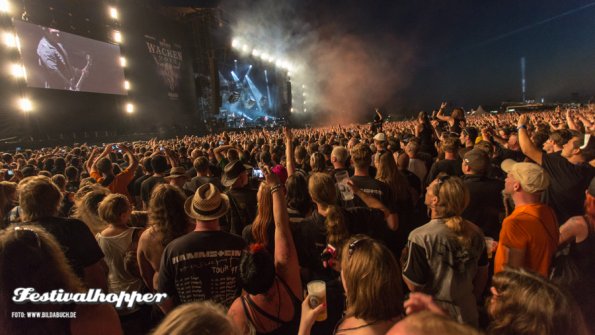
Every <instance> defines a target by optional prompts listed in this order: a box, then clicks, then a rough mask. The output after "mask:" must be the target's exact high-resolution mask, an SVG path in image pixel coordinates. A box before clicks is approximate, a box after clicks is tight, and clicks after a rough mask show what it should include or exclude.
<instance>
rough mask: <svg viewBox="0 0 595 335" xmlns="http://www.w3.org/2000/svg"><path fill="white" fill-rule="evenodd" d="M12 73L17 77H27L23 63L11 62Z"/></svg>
mask: <svg viewBox="0 0 595 335" xmlns="http://www.w3.org/2000/svg"><path fill="white" fill-rule="evenodd" d="M10 74H11V75H12V76H13V77H15V78H25V75H26V72H25V67H24V66H23V65H21V64H17V63H15V64H11V65H10Z"/></svg>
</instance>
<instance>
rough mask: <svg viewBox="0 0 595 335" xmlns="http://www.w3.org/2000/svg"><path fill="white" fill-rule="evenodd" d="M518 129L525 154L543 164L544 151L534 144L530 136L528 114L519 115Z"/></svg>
mask: <svg viewBox="0 0 595 335" xmlns="http://www.w3.org/2000/svg"><path fill="white" fill-rule="evenodd" d="M517 130H518V134H519V145H520V146H521V151H522V152H523V154H525V156H527V157H529V158H530V159H531V160H533V161H534V162H535V163H537V164H539V165H541V163H542V158H543V152H542V151H541V150H540V149H539V148H537V147H536V146H535V144H533V142H532V141H531V138H530V137H529V133H528V132H527V115H525V114H523V115H521V116H520V117H519V120H518V122H517Z"/></svg>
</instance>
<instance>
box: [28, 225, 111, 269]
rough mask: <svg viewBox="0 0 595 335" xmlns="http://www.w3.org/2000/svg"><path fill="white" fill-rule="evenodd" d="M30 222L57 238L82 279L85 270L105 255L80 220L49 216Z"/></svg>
mask: <svg viewBox="0 0 595 335" xmlns="http://www.w3.org/2000/svg"><path fill="white" fill-rule="evenodd" d="M30 223H33V224H38V225H39V226H41V227H43V228H44V229H45V230H47V231H48V232H49V233H50V234H52V235H53V236H54V237H55V238H56V240H57V241H58V243H59V244H60V247H62V251H64V254H65V256H66V259H68V262H69V263H70V265H71V266H72V269H73V270H74V272H75V273H76V274H77V276H79V277H80V278H81V279H83V278H84V271H83V270H84V269H85V268H86V267H88V266H91V265H93V264H95V263H97V262H99V261H100V260H101V259H102V258H103V256H104V255H103V252H102V251H101V248H99V245H98V244H97V241H96V240H95V237H94V236H93V233H91V231H90V230H89V228H88V227H87V225H85V223H84V222H82V221H80V220H76V219H67V218H60V217H48V218H43V219H40V220H38V221H33V222H30ZM25 256H26V255H25Z"/></svg>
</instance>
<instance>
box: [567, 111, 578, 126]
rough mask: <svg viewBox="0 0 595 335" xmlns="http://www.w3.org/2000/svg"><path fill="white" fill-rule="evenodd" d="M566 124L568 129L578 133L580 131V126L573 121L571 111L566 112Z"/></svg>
mask: <svg viewBox="0 0 595 335" xmlns="http://www.w3.org/2000/svg"><path fill="white" fill-rule="evenodd" d="M566 124H568V129H570V130H576V131H578V130H579V129H578V126H577V125H576V123H575V122H574V120H573V119H572V112H571V111H570V109H567V110H566Z"/></svg>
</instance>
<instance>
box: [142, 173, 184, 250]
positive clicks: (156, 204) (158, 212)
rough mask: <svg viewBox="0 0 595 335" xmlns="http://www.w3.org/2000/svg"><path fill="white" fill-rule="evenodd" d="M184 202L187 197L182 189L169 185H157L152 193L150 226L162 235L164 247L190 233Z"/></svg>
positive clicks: (149, 213)
mask: <svg viewBox="0 0 595 335" xmlns="http://www.w3.org/2000/svg"><path fill="white" fill-rule="evenodd" d="M184 201H186V196H185V195H184V193H183V192H182V191H181V190H180V188H178V187H176V186H172V185H169V184H160V185H157V186H155V188H154V189H153V192H152V193H151V199H150V201H149V210H148V218H149V225H150V226H152V227H154V229H155V231H157V232H159V233H161V234H162V239H161V245H162V246H166V245H167V244H168V243H169V242H171V241H173V240H174V239H176V238H178V237H180V236H182V235H184V234H186V233H187V232H188V227H189V225H190V224H189V221H190V220H189V218H188V215H186V212H185V211H184Z"/></svg>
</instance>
